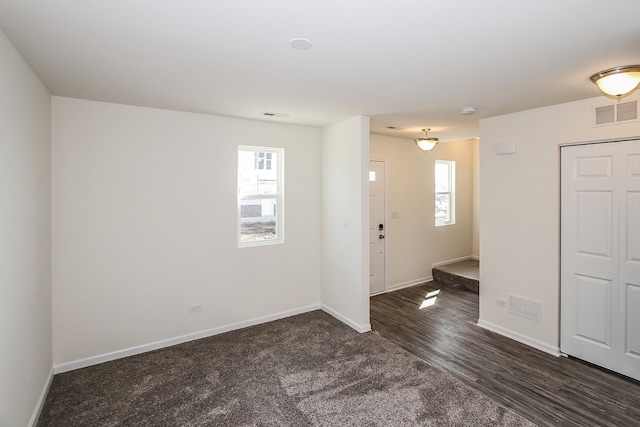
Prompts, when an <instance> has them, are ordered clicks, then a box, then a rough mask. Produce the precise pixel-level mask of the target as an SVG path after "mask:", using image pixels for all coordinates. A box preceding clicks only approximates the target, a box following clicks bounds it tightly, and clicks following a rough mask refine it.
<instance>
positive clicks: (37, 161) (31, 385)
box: [0, 31, 51, 426]
mask: <svg viewBox="0 0 640 427" xmlns="http://www.w3.org/2000/svg"><path fill="white" fill-rule="evenodd" d="M0 70H2V71H1V72H0V94H1V95H0V205H1V206H0V286H1V287H0V292H1V293H0V426H24V425H28V424H29V423H32V422H33V421H35V416H36V415H37V412H38V409H39V406H40V403H41V402H40V401H39V399H41V398H42V396H43V392H44V390H45V389H46V387H47V386H48V384H49V381H50V376H51V166H50V155H51V143H50V140H51V135H50V132H51V96H50V94H49V92H48V91H47V89H46V88H45V87H44V85H43V84H42V83H41V82H40V80H39V79H38V78H37V77H36V75H35V74H34V73H33V71H32V70H31V69H30V68H29V66H28V65H27V64H26V63H25V61H24V60H23V59H22V57H21V56H20V55H19V54H18V52H17V51H16V50H15V49H14V47H13V46H12V45H11V43H10V42H9V40H8V39H7V38H6V37H5V35H4V33H2V32H1V31H0Z"/></svg>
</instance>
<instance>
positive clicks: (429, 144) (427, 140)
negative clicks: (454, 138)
mask: <svg viewBox="0 0 640 427" xmlns="http://www.w3.org/2000/svg"><path fill="white" fill-rule="evenodd" d="M430 130H431V129H422V132H424V137H423V138H416V140H415V141H416V144H418V147H420V149H421V150H422V151H429V150H431V149H433V147H435V146H436V144H437V143H438V138H433V137H430V136H429V131H430Z"/></svg>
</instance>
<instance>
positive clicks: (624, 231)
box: [560, 141, 640, 379]
mask: <svg viewBox="0 0 640 427" xmlns="http://www.w3.org/2000/svg"><path fill="white" fill-rule="evenodd" d="M561 215H562V216H561V218H562V219H561V260H562V261H561V262H562V266H561V340H560V341H561V342H560V347H561V350H562V351H563V352H564V353H567V354H570V355H572V356H576V357H578V358H580V359H584V360H586V361H589V362H592V363H595V364H598V365H600V366H604V367H606V368H608V369H611V370H614V371H617V372H620V373H623V374H625V375H629V376H631V377H634V378H636V379H640V141H635V142H626V143H609V144H594V145H582V146H575V147H564V148H562V214H561Z"/></svg>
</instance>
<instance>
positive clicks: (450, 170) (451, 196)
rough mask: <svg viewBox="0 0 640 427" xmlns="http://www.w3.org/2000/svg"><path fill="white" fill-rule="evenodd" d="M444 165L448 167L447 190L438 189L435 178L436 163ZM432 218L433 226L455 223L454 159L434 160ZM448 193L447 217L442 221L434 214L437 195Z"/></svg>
mask: <svg viewBox="0 0 640 427" xmlns="http://www.w3.org/2000/svg"><path fill="white" fill-rule="evenodd" d="M439 164H440V165H446V166H447V169H448V173H447V177H448V186H447V187H448V188H449V191H438V186H437V184H438V182H437V181H438V179H437V165H439ZM433 177H434V185H433V188H434V193H435V196H434V218H435V226H436V227H444V226H447V225H454V224H455V223H456V162H455V160H436V161H435V164H434V173H433ZM441 195H448V196H449V205H448V208H449V219H448V220H445V221H442V220H439V219H438V217H437V216H436V215H435V209H437V204H438V196H441Z"/></svg>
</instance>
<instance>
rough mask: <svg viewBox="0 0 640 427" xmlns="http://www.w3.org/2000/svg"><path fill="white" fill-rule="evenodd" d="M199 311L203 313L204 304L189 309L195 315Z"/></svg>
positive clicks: (194, 305)
mask: <svg viewBox="0 0 640 427" xmlns="http://www.w3.org/2000/svg"><path fill="white" fill-rule="evenodd" d="M197 311H202V304H193V305H192V306H191V307H189V312H190V313H195V312H197Z"/></svg>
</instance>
